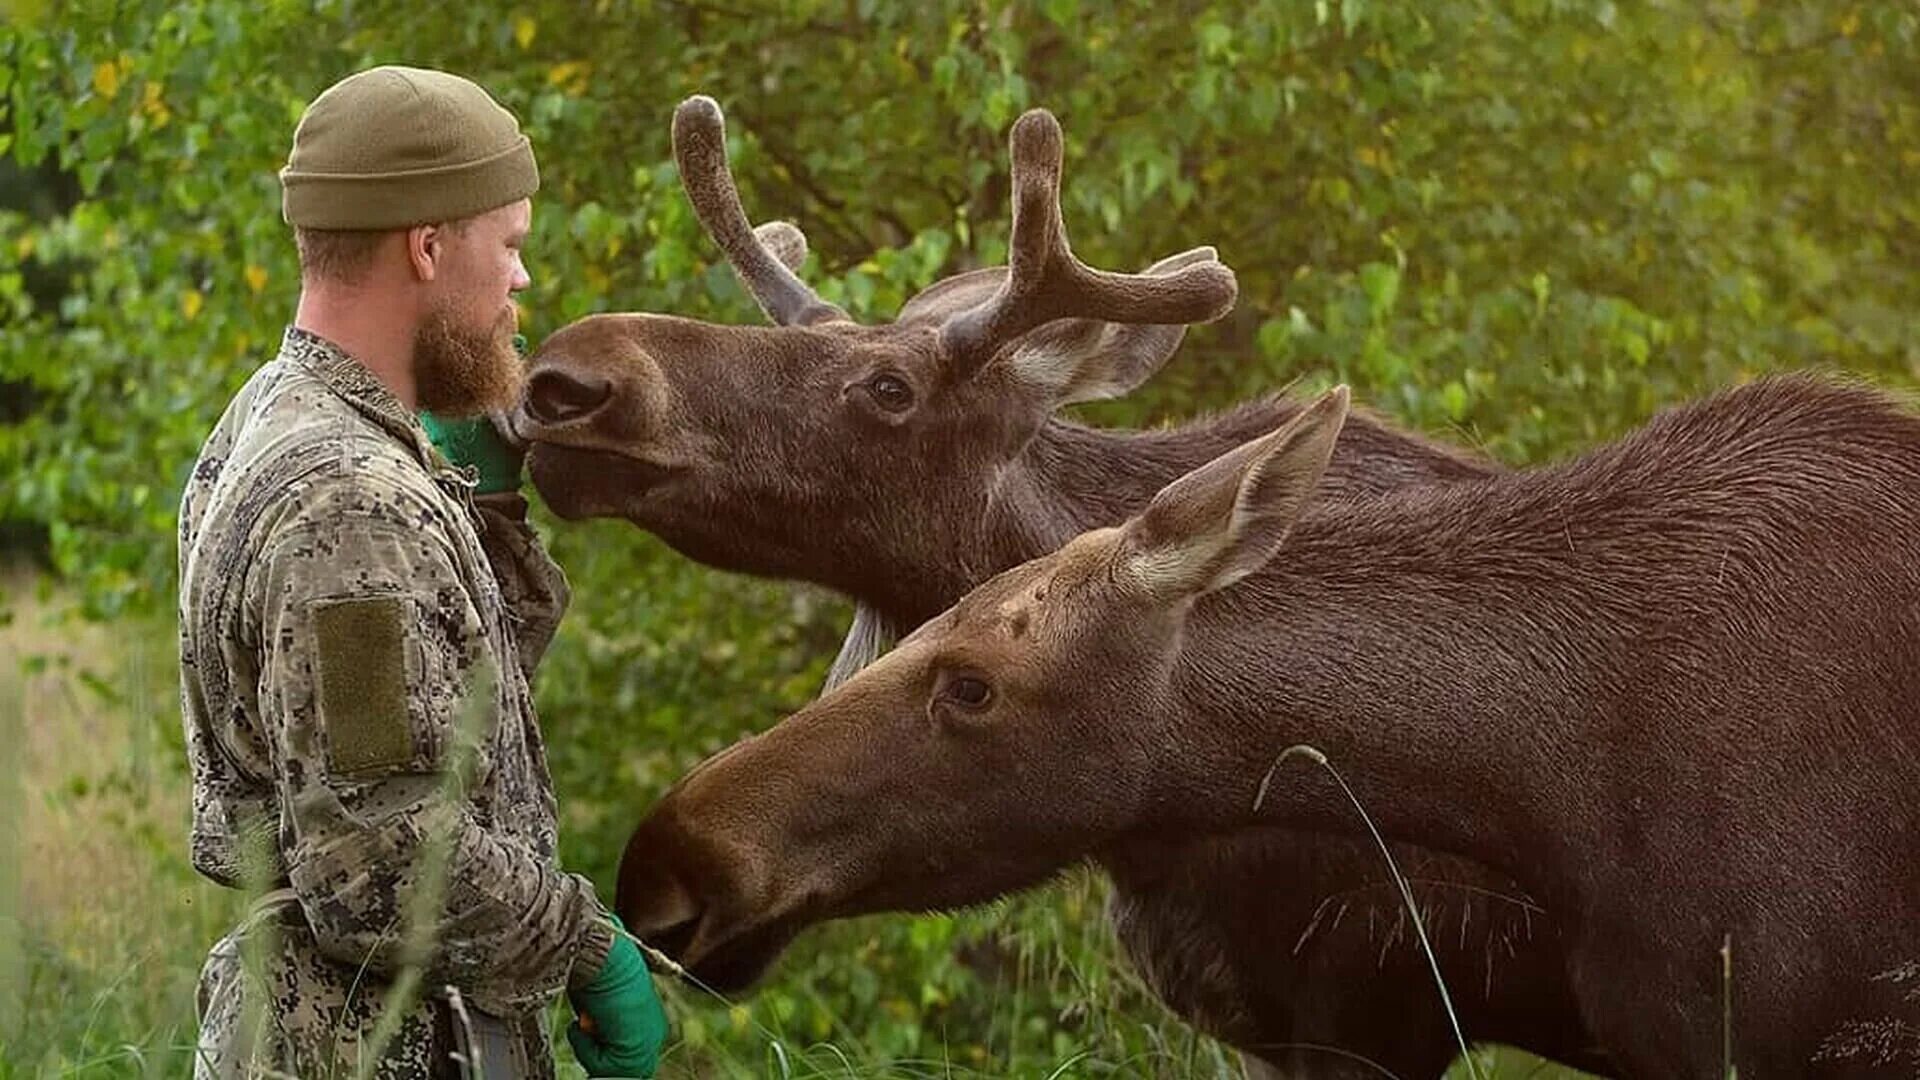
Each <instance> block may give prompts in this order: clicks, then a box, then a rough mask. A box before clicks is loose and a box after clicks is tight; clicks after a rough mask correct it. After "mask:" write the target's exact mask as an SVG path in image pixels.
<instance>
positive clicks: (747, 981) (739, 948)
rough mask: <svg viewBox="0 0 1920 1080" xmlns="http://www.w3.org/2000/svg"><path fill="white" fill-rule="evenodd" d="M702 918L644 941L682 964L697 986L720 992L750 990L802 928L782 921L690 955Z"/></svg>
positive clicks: (724, 940) (673, 927)
mask: <svg viewBox="0 0 1920 1080" xmlns="http://www.w3.org/2000/svg"><path fill="white" fill-rule="evenodd" d="M705 921H706V920H705V918H704V917H703V916H695V917H693V918H691V919H688V920H687V921H685V922H683V923H680V924H679V925H677V926H669V927H665V928H663V929H659V930H654V931H652V932H650V933H649V934H647V936H646V939H645V940H646V942H647V944H649V945H652V946H654V947H655V948H657V949H659V950H660V951H661V952H664V953H666V954H667V955H668V956H670V957H672V958H674V961H675V962H676V963H679V964H681V965H683V967H684V970H685V971H686V973H687V975H689V976H690V977H691V978H692V980H693V981H694V982H695V983H696V984H697V985H698V986H700V987H703V988H705V989H708V990H714V991H718V992H719V993H722V994H737V993H741V992H744V991H746V990H750V989H752V988H753V986H754V984H755V983H757V982H759V981H760V980H761V978H762V977H763V976H765V975H766V973H767V971H768V970H769V969H770V968H772V967H773V965H774V962H775V961H776V960H778V959H780V954H781V953H783V952H785V951H786V950H787V946H788V945H789V944H791V943H792V942H793V939H794V937H795V936H796V935H797V934H798V933H799V932H800V930H801V929H802V928H803V926H802V925H800V924H796V923H793V922H788V921H785V920H782V921H779V922H774V923H770V924H767V925H764V926H761V927H759V928H757V929H754V930H749V931H746V932H743V933H739V934H735V935H732V936H729V937H726V938H723V939H722V940H720V941H718V942H717V943H715V944H713V945H709V946H706V947H704V948H702V949H701V950H700V951H699V952H698V953H697V954H691V955H690V954H689V951H688V950H689V948H690V947H691V946H692V945H693V944H694V943H695V942H696V941H698V940H699V939H700V938H702V937H703V936H705V935H704V934H703V932H702V931H703V929H704V924H705Z"/></svg>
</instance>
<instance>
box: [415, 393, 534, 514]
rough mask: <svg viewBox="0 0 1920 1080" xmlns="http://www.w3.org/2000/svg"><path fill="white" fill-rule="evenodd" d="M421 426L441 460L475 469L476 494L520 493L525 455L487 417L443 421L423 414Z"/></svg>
mask: <svg viewBox="0 0 1920 1080" xmlns="http://www.w3.org/2000/svg"><path fill="white" fill-rule="evenodd" d="M420 425H421V426H422V427H424V428H426V429H427V438H428V439H430V440H432V441H433V445H434V448H435V449H436V450H439V451H440V454H441V456H442V457H445V458H446V459H447V460H448V461H450V462H452V463H453V464H455V465H459V466H463V467H464V466H467V465H471V466H473V467H474V468H475V469H476V470H477V471H478V472H479V474H480V486H478V487H476V488H474V490H473V493H474V494H475V495H496V494H499V493H501V492H504V491H518V490H520V464H521V462H522V461H523V460H524V459H525V457H526V455H525V453H524V452H522V451H521V450H519V449H517V448H515V447H514V446H513V445H512V444H511V443H509V442H507V440H506V439H505V438H503V437H501V435H500V432H499V430H498V429H496V428H495V427H494V426H493V421H492V420H489V419H487V418H486V417H484V416H481V417H476V418H474V419H472V420H442V419H440V418H439V417H437V416H435V415H433V414H432V413H421V414H420Z"/></svg>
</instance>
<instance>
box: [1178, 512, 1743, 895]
mask: <svg viewBox="0 0 1920 1080" xmlns="http://www.w3.org/2000/svg"><path fill="white" fill-rule="evenodd" d="M1543 479H1544V480H1545V482H1542V480H1543ZM1661 502H1662V500H1660V499H1659V498H1657V497H1650V498H1649V499H1648V500H1647V501H1646V503H1645V504H1644V505H1641V506H1627V507H1625V512H1617V511H1619V510H1621V509H1622V507H1621V504H1620V503H1619V502H1618V501H1616V503H1615V504H1614V505H1613V507H1612V508H1611V509H1612V510H1613V511H1616V512H1613V513H1611V514H1610V513H1609V508H1608V507H1607V506H1604V505H1601V502H1599V501H1593V500H1588V501H1585V502H1584V503H1583V501H1582V500H1581V499H1580V497H1579V493H1578V492H1577V491H1571V490H1565V489H1561V488H1559V487H1558V485H1557V484H1556V482H1555V481H1554V478H1553V477H1551V476H1548V477H1545V478H1542V477H1532V476H1528V477H1511V478H1508V479H1503V480H1496V481H1493V482H1490V483H1487V484H1476V485H1464V486H1452V487H1443V486H1436V487H1430V488H1427V489H1425V490H1409V491H1406V492H1400V493H1394V494H1390V495H1387V496H1382V497H1379V498H1376V499H1366V500H1359V501H1355V502H1350V503H1346V504H1330V505H1325V506H1323V507H1322V508H1321V509H1320V510H1319V511H1318V512H1317V513H1313V514H1310V515H1309V517H1308V518H1307V519H1305V520H1303V521H1302V522H1301V523H1300V525H1299V526H1298V527H1296V529H1295V531H1294V534H1293V535H1292V536H1291V537H1290V538H1289V540H1288V542H1287V544H1286V546H1285V547H1284V548H1283V550H1282V552H1281V553H1280V554H1279V555H1278V556H1277V557H1276V558H1275V559H1274V561H1273V563H1271V564H1270V565H1269V566H1268V567H1267V568H1266V569H1265V570H1262V571H1260V572H1259V573H1257V574H1255V575H1254V576H1252V577H1250V578H1247V579H1246V580H1244V581H1242V582H1240V583H1239V584H1237V585H1235V586H1233V587H1231V588H1230V589H1227V590H1224V591H1222V592H1220V593H1216V594H1212V595H1209V596H1205V597H1202V598H1200V599H1199V600H1198V601H1196V602H1195V603H1194V605H1193V607H1192V609H1191V610H1190V612H1189V613H1188V616H1187V621H1186V624H1185V628H1184V632H1183V637H1182V646H1181V652H1180V654H1179V656H1178V659H1177V661H1176V663H1175V664H1174V667H1173V669H1172V672H1173V674H1172V691H1173V694H1174V701H1175V702H1176V704H1175V706H1174V709H1175V715H1177V716H1179V717H1180V719H1179V720H1178V721H1177V723H1176V728H1175V731H1176V734H1175V739H1176V740H1177V741H1178V742H1179V743H1180V745H1179V747H1178V749H1177V751H1176V752H1171V753H1169V754H1168V755H1167V758H1168V760H1173V761H1178V762H1180V763H1182V764H1181V766H1180V769H1181V771H1180V772H1179V773H1178V774H1176V776H1175V778H1174V779H1175V782H1174V783H1173V784H1171V785H1170V786H1169V788H1168V789H1167V790H1166V791H1164V792H1163V793H1162V798H1163V799H1164V801H1165V803H1166V806H1165V809H1166V812H1167V814H1169V815H1171V816H1173V817H1176V818H1182V819H1184V821H1185V823H1186V825H1188V826H1191V825H1193V824H1196V823H1197V824H1198V825H1200V826H1201V827H1202V828H1203V829H1208V830H1236V829H1244V828H1250V827H1251V828H1258V827H1262V826H1266V825H1276V826H1288V827H1306V828H1310V829H1319V830H1328V831H1339V832H1351V831H1355V830H1358V829H1361V828H1363V826H1362V824H1361V821H1360V819H1359V817H1358V816H1357V815H1356V813H1355V811H1354V809H1353V807H1352V805H1351V803H1350V802H1349V800H1348V799H1347V797H1346V796H1345V794H1344V793H1343V792H1341V791H1340V789H1339V788H1338V786H1337V784H1336V783H1335V782H1334V781H1333V780H1332V777H1331V774H1330V773H1329V772H1328V771H1327V770H1324V769H1322V768H1320V767H1318V766H1317V765H1315V764H1313V763H1312V761H1311V758H1310V757H1308V756H1298V757H1293V758H1289V759H1288V760H1286V761H1284V762H1281V763H1280V764H1278V765H1277V767H1276V765H1275V763H1276V761H1279V760H1280V759H1281V757H1282V755H1283V753H1284V752H1285V751H1286V750H1287V749H1288V748H1290V747H1293V746H1296V745H1300V744H1307V745H1311V746H1313V747H1315V748H1316V749H1318V750H1320V751H1322V752H1323V753H1324V754H1325V755H1326V757H1327V759H1328V760H1329V761H1330V762H1331V763H1332V764H1333V765H1334V767H1335V768H1337V769H1338V770H1339V771H1340V773H1341V774H1342V775H1343V776H1344V777H1345V778H1346V779H1347V781H1348V782H1349V783H1350V784H1351V785H1352V787H1353V789H1354V791H1355V793H1356V795H1357V797H1358V798H1359V799H1360V801H1361V802H1362V804H1363V805H1364V806H1365V807H1366V808H1367V811H1368V812H1369V814H1371V815H1372V817H1373V818H1374V819H1375V821H1376V822H1377V823H1378V825H1379V827H1380V828H1381V830H1382V831H1383V832H1384V833H1385V834H1386V835H1388V836H1389V837H1393V838H1396V839H1401V840H1406V841H1410V842H1414V843H1418V844H1421V845H1422V846H1428V847H1433V848H1438V849H1441V850H1449V851H1453V852H1456V853H1458V854H1462V855H1466V856H1469V857H1472V858H1475V859H1476V860H1478V861H1481V862H1484V863H1487V864H1489V865H1493V866H1497V867H1501V868H1504V869H1509V870H1518V869H1520V868H1522V867H1523V866H1524V867H1526V868H1527V869H1529V870H1530V871H1537V870H1539V869H1540V868H1541V867H1543V866H1552V865H1555V858H1554V853H1555V852H1568V853H1571V852H1574V851H1578V850H1582V848H1583V845H1584V846H1585V847H1586V848H1587V849H1589V850H1591V849H1592V846H1593V845H1594V844H1596V843H1600V842H1601V840H1600V839H1599V838H1597V837H1596V836H1595V835H1594V833H1593V832H1592V829H1594V828H1596V827H1600V824H1601V823H1600V822H1599V820H1598V819H1596V818H1595V817H1594V816H1592V814H1591V813H1590V811H1591V806H1590V805H1589V803H1588V801H1587V800H1584V799H1583V797H1582V795H1581V792H1582V791H1583V790H1596V789H1595V788H1594V787H1593V786H1592V783H1593V782H1594V781H1595V778H1596V774H1597V773H1607V772H1609V770H1611V769H1613V768H1614V767H1615V766H1613V765H1610V764H1608V763H1605V762H1602V761H1597V760H1596V758H1598V757H1600V756H1602V755H1603V754H1604V751H1603V750H1602V749H1601V748H1602V747H1603V746H1605V745H1607V744H1606V743H1605V741H1604V740H1605V739H1606V738H1609V737H1611V736H1609V735H1607V734H1606V733H1607V732H1608V730H1609V728H1608V724H1609V721H1610V720H1617V719H1618V718H1619V716H1621V715H1622V714H1623V713H1626V712H1628V711H1630V710H1631V708H1632V707H1633V706H1632V704H1631V703H1629V702H1627V701H1626V699H1627V697H1628V696H1629V695H1631V694H1632V693H1634V691H1633V690H1631V689H1625V688H1626V687H1630V686H1632V685H1633V683H1634V680H1635V679H1636V678H1651V677H1652V676H1650V675H1646V674H1645V673H1646V672H1649V671H1655V672H1657V671H1659V670H1661V668H1662V664H1663V662H1664V661H1665V660H1667V659H1669V658H1668V657H1665V656H1662V655H1660V649H1661V647H1662V639H1663V636H1664V635H1663V633H1662V631H1661V628H1662V626H1663V624H1664V623H1665V622H1666V621H1667V620H1669V619H1670V618H1671V617H1672V616H1673V613H1674V606H1675V605H1680V606H1685V605H1690V604H1691V605H1699V604H1700V603H1701V602H1702V601H1701V597H1700V596H1699V594H1698V592H1697V590H1696V589H1694V588H1693V587H1692V585H1690V584H1689V583H1690V582H1697V581H1699V580H1701V578H1702V577H1703V576H1704V577H1706V578H1708V579H1710V577H1711V575H1710V574H1708V573H1705V572H1704V571H1703V568H1702V567H1701V566H1698V565H1694V564H1695V563H1697V562H1700V561H1703V560H1710V559H1712V558H1715V557H1717V556H1716V555H1715V554H1714V553H1717V552H1721V551H1724V545H1716V544H1713V543H1710V542H1707V541H1708V540H1710V539H1711V536H1710V532H1711V526H1710V525H1707V524H1703V523H1699V522H1688V521H1685V520H1684V515H1685V505H1684V504H1685V500H1684V498H1678V499H1674V500H1671V501H1670V504H1668V505H1665V506H1662V505H1661ZM1556 508H1561V509H1564V510H1565V515H1566V516H1565V518H1564V519H1563V518H1562V517H1561V516H1559V514H1558V513H1556ZM1662 516H1665V517H1666V518H1667V520H1668V522H1669V525H1670V527H1671V528H1672V529H1673V532H1672V533H1671V534H1670V538H1678V537H1684V539H1685V542H1684V543H1682V544H1678V545H1675V546H1674V547H1672V548H1668V549H1667V551H1668V552H1669V553H1673V552H1678V555H1677V557H1676V558H1675V559H1674V560H1673V561H1671V562H1668V563H1666V564H1665V565H1664V566H1662V565H1661V564H1660V563H1659V562H1658V561H1657V560H1650V559H1648V558H1647V557H1646V556H1647V554H1648V547H1647V545H1646V544H1645V542H1644V539H1643V538H1642V537H1641V536H1640V535H1639V534H1642V533H1643V532H1644V530H1645V529H1646V527H1647V526H1646V523H1647V521H1648V520H1652V519H1658V518H1660V517H1662ZM1566 522H1572V524H1567V523H1566ZM1689 533H1691V534H1692V535H1688V534H1689ZM1693 552H1698V554H1693ZM1699 610H1705V609H1704V608H1702V609H1699ZM1641 688H1642V689H1645V687H1644V684H1643V685H1642V687H1641ZM1627 749H1631V748H1627ZM1270 769H1271V770H1272V775H1271V778H1270V779H1269V770H1270ZM1263 780H1266V783H1265V786H1264V794H1262V781H1263ZM1614 781H1619V783H1620V784H1623V785H1624V787H1620V788H1616V789H1612V793H1611V795H1610V797H1611V798H1615V799H1618V798H1620V797H1622V796H1624V795H1628V794H1630V792H1629V791H1628V790H1627V789H1631V788H1633V787H1634V786H1635V785H1637V784H1638V783H1639V782H1640V781H1639V780H1638V779H1636V778H1632V777H1627V778H1625V779H1622V778H1621V777H1618V776H1613V777H1611V778H1610V780H1608V781H1606V782H1608V783H1612V782H1614ZM1196 795H1198V798H1196ZM1256 799H1257V801H1259V803H1260V808H1259V809H1258V810H1257V811H1256V810H1255V809H1254V804H1255V802H1256ZM1195 816H1198V818H1199V819H1200V820H1199V821H1198V822H1195V821H1194V818H1195ZM1523 853H1524V858H1523V857H1522V856H1523ZM1573 872H1577V871H1573ZM1529 883H1530V884H1533V885H1535V886H1536V887H1539V888H1542V889H1543V890H1547V891H1551V890H1552V888H1553V884H1552V883H1551V882H1549V881H1542V880H1539V879H1537V878H1536V879H1535V880H1532V881H1530V882H1529Z"/></svg>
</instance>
